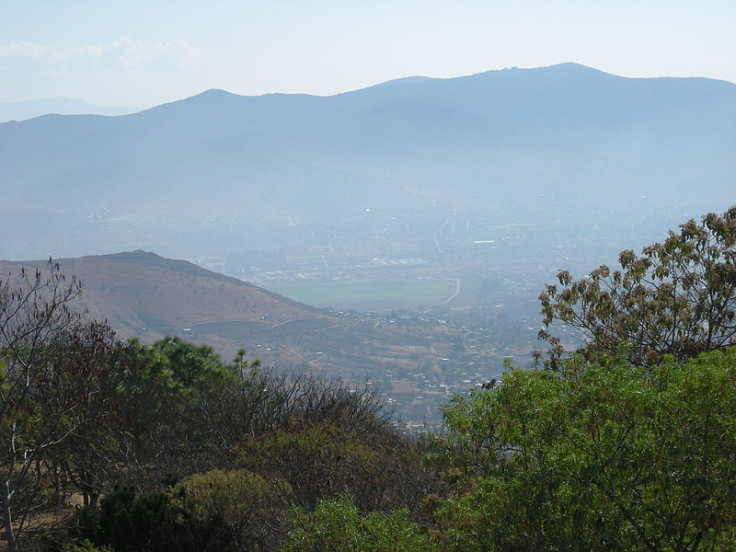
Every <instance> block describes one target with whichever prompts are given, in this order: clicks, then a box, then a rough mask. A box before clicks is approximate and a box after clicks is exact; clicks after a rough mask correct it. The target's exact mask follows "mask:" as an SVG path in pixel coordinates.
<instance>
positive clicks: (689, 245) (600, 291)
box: [540, 206, 736, 367]
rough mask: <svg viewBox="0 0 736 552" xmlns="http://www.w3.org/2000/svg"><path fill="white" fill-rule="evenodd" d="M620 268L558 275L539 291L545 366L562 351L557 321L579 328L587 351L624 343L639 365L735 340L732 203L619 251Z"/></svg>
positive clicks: (735, 262) (735, 223)
mask: <svg viewBox="0 0 736 552" xmlns="http://www.w3.org/2000/svg"><path fill="white" fill-rule="evenodd" d="M619 263H620V265H621V270H611V269H610V268H609V267H608V266H606V265H602V266H600V267H599V268H598V269H596V270H594V271H593V272H591V273H590V274H589V275H588V276H586V277H584V278H581V279H579V280H574V279H573V277H572V275H571V274H570V273H569V272H567V271H562V272H560V273H559V274H558V275H557V279H558V282H559V287H558V286H557V285H548V286H547V289H546V291H545V292H544V293H542V294H541V295H540V300H541V303H542V313H543V315H544V320H543V321H544V324H545V329H544V330H542V331H541V332H540V338H543V339H545V340H547V341H548V342H549V344H550V345H551V356H550V359H549V362H548V363H549V364H550V365H551V366H552V367H554V366H556V365H557V364H558V361H559V359H560V358H561V357H562V356H563V354H564V352H565V351H564V349H563V346H562V343H561V341H560V339H559V337H555V336H553V335H551V333H550V330H551V327H552V326H554V325H556V324H563V325H568V326H571V327H573V328H575V329H576V330H578V331H579V332H581V334H582V336H583V338H584V340H585V347H584V351H585V353H586V354H588V355H589V356H591V355H596V354H598V353H610V352H612V351H614V350H616V349H617V348H618V346H619V345H620V344H627V345H628V346H629V351H630V353H629V358H630V359H631V360H632V362H634V363H636V364H646V365H651V364H656V363H658V362H661V361H662V359H663V357H664V355H672V356H674V357H675V358H677V359H679V360H683V359H686V358H691V357H694V356H696V355H697V354H698V353H700V352H703V351H710V350H713V349H718V348H720V347H724V346H727V345H729V344H732V343H733V342H734V337H736V206H735V207H731V208H730V209H729V210H727V211H726V212H725V213H724V214H723V215H716V214H713V213H710V214H707V215H705V216H704V217H703V218H702V221H701V223H699V224H698V223H697V222H696V221H695V220H692V219H691V220H689V221H688V222H686V223H685V224H682V225H681V226H680V231H679V232H673V231H670V233H669V235H668V237H667V239H666V240H664V241H663V242H662V243H655V244H654V245H650V246H648V247H645V248H644V249H643V250H642V254H641V255H639V256H637V255H636V254H635V253H634V252H633V251H631V250H628V251H623V252H622V253H621V254H620V255H619Z"/></svg>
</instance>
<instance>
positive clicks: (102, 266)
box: [0, 251, 500, 388]
mask: <svg viewBox="0 0 736 552" xmlns="http://www.w3.org/2000/svg"><path fill="white" fill-rule="evenodd" d="M58 262H59V264H60V266H61V267H62V271H63V272H64V273H65V274H69V275H71V274H74V275H76V276H77V277H78V278H79V279H80V280H81V281H82V290H83V291H82V298H81V301H80V307H82V308H85V309H87V310H88V311H89V313H90V315H91V316H93V317H96V318H100V319H106V320H108V322H109V323H110V324H111V325H112V327H113V328H115V330H116V331H117V332H118V334H119V335H120V336H121V337H123V338H128V337H138V338H140V339H142V340H143V341H144V342H149V343H150V342H153V341H155V340H157V339H160V338H161V337H164V336H166V335H173V336H180V337H182V338H184V339H187V340H189V341H192V342H195V343H204V344H208V345H211V346H213V347H215V349H216V350H217V351H218V352H219V353H220V354H221V355H222V356H223V358H224V359H225V360H229V359H230V358H232V357H234V356H235V353H236V352H237V351H238V349H240V348H244V349H246V350H247V351H248V356H249V358H259V359H261V360H262V361H264V362H265V363H266V364H278V365H280V366H282V367H288V366H291V367H296V368H302V367H307V368H309V369H311V370H317V371H319V372H324V373H326V374H328V375H331V376H339V377H343V378H346V379H349V380H354V381H364V380H366V379H372V380H374V381H382V382H388V380H389V378H394V377H396V378H397V379H404V377H405V376H406V375H407V374H410V373H413V372H418V371H421V370H430V371H432V372H435V377H438V378H439V377H440V376H441V378H442V379H443V381H444V380H447V383H448V385H449V384H453V386H454V383H455V379H456V378H455V376H454V370H455V368H458V367H463V368H464V370H467V369H468V366H469V365H472V364H473V360H475V361H480V360H481V359H483V358H485V361H486V370H489V369H491V366H493V365H497V364H498V361H499V360H500V359H499V358H495V357H496V356H497V355H495V354H494V353H493V352H492V351H491V350H490V348H488V349H480V350H477V351H474V353H473V355H472V357H473V358H471V356H470V355H465V356H464V357H463V358H462V359H460V357H459V355H456V356H457V358H455V359H454V360H453V361H452V362H450V361H449V359H447V358H446V357H447V356H448V355H449V353H450V351H451V348H452V343H453V340H455V341H456V340H457V339H462V336H461V332H460V330H458V329H455V328H452V327H449V326H447V325H446V324H445V325H441V324H437V323H433V322H430V321H420V320H418V319H417V320H409V319H403V320H393V321H391V322H389V321H388V320H387V319H385V318H377V317H367V316H362V315H358V314H354V313H353V314H348V313H336V312H332V311H327V310H321V309H316V308H312V307H309V306H306V305H302V304H299V303H296V302H294V301H291V300H289V299H286V298H284V297H280V296H278V295H275V294H273V293H270V292H268V291H266V290H264V289H262V288H259V287H257V286H254V285H251V284H248V283H246V282H243V281H240V280H237V279H235V278H230V277H228V276H223V275H221V274H217V273H215V272H211V271H208V270H205V269H203V268H200V267H198V266H196V265H193V264H191V263H189V262H186V261H178V260H171V259H165V258H163V257H160V256H158V255H156V254H154V253H150V252H143V251H134V252H132V253H118V254H113V255H102V256H87V257H81V258H73V259H61V260H59V261H58ZM42 265H44V262H42V261H32V262H27V261H24V262H10V261H0V274H8V273H15V272H17V270H18V268H19V267H20V266H26V267H28V266H31V267H34V266H42ZM456 364H457V366H456ZM457 383H458V384H459V383H460V382H457ZM400 387H401V386H400ZM403 387H404V388H405V387H406V385H404V386H403Z"/></svg>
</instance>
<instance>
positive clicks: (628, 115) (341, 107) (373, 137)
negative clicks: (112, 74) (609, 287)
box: [0, 64, 736, 258]
mask: <svg viewBox="0 0 736 552" xmlns="http://www.w3.org/2000/svg"><path fill="white" fill-rule="evenodd" d="M735 129H736V85H734V84H731V83H727V82H722V81H713V80H708V79H682V78H655V79H628V78H622V77H617V76H614V75H610V74H606V73H602V72H600V71H597V70H594V69H590V68H587V67H583V66H580V65H575V64H561V65H556V66H552V67H546V68H538V69H508V70H502V71H490V72H487V73H480V74H477V75H471V76H468V77H460V78H453V79H430V78H416V77H413V78H408V79H399V80H395V81H390V82H387V83H384V84H380V85H377V86H373V87H370V88H366V89H363V90H358V91H354V92H348V93H344V94H338V95H336V96H329V97H318V96H308V95H283V94H271V95H266V96H258V97H245V96H236V95H233V94H229V93H227V92H223V91H220V90H210V91H207V92H204V93H203V94H200V95H198V96H194V97H192V98H188V99H185V100H181V101H177V102H172V103H169V104H165V105H161V106H158V107H155V108H152V109H148V110H146V111H142V112H139V113H135V114H131V115H126V116H120V117H113V118H106V117H99V116H46V117H39V118H36V119H32V120H29V121H22V122H11V123H4V124H0V170H2V174H3V183H2V188H1V189H0V200H1V204H0V214H2V215H3V218H4V220H5V222H4V223H0V230H2V231H4V234H5V236H6V241H5V244H4V245H3V246H0V255H2V256H4V257H11V258H22V257H23V256H28V255H31V254H35V256H42V255H45V254H47V253H50V254H53V255H56V256H58V255H70V254H71V255H78V254H84V253H88V252H104V251H111V250H121V249H136V248H140V247H144V248H148V249H155V250H157V251H163V252H167V253H168V254H171V255H174V256H184V257H192V256H194V255H195V253H194V252H193V251H194V250H196V251H197V254H199V252H202V251H208V250H211V249H212V247H214V246H215V244H218V245H219V246H223V247H226V248H230V247H234V246H235V244H241V245H242V244H243V243H247V244H248V246H249V247H257V246H259V244H260V245H264V246H265V245H268V246H273V244H276V243H288V242H289V240H292V239H293V236H292V234H293V231H294V230H295V229H298V232H299V234H298V236H297V237H299V238H301V237H302V236H305V235H312V234H314V235H315V236H320V235H321V234H322V233H332V234H334V235H336V236H341V235H345V232H346V230H345V229H344V227H343V223H345V222H347V223H350V222H351V221H354V220H355V219H356V217H357V216H358V215H359V213H362V212H364V211H365V209H371V210H372V212H382V213H388V212H391V213H392V214H394V215H396V216H399V215H402V214H404V213H408V212H414V211H422V210H427V209H434V208H436V207H437V206H444V207H446V208H447V209H448V210H450V211H454V212H467V213H470V214H469V215H468V216H469V217H470V218H471V220H470V223H469V224H470V225H471V226H472V227H476V228H479V231H478V233H487V229H486V228H484V227H480V226H479V225H480V224H486V223H485V222H483V221H487V220H489V218H492V219H493V220H494V223H495V224H509V223H518V222H521V221H524V222H526V221H528V220H530V218H531V220H534V221H537V223H538V224H543V225H551V224H555V221H556V220H558V219H559V218H560V217H562V218H563V219H565V220H572V219H573V218H575V217H578V218H579V219H580V223H581V224H582V225H584V226H590V225H591V224H594V223H595V224H597V223H599V222H600V223H601V224H603V225H604V226H605V225H609V224H618V223H620V221H621V217H620V216H619V214H618V213H619V211H620V210H624V212H626V213H627V215H630V216H634V217H636V218H639V219H644V218H647V217H651V216H652V215H653V214H654V213H658V212H660V211H667V210H670V211H672V210H678V211H679V210H681V207H680V206H681V205H688V206H689V207H688V208H689V209H692V210H695V209H697V210H696V211H695V212H694V213H693V214H697V213H698V212H703V211H705V210H709V209H712V208H713V206H721V205H723V206H724V207H725V206H727V205H725V204H727V203H728V202H730V201H732V196H733V193H732V191H733V182H734V176H736V159H735V158H734V156H733V151H736V130H735ZM641 197H647V198H652V199H651V200H650V201H653V198H657V199H656V201H655V202H654V203H653V204H650V205H646V206H642V207H641V209H639V207H637V208H636V209H632V208H631V204H632V200H633V198H641ZM29 198H32V201H29ZM571 198H573V199H574V201H571V200H570V199H571ZM637 201H638V200H637ZM690 212H692V211H690ZM532 213H533V215H532ZM657 216H659V215H657ZM29 220H32V221H34V223H33V224H31V225H26V227H25V228H24V229H23V231H22V232H18V231H15V228H17V227H19V226H20V225H21V224H22V222H23V221H29ZM410 222H411V221H409V233H410V234H412V235H414V234H418V235H426V234H427V232H426V230H424V229H414V228H412V227H411V224H410ZM326 225H327V226H329V227H328V228H325V226H326ZM290 233H291V234H290ZM204 236H207V238H205V237H204ZM285 236H286V237H285ZM368 236H369V234H366V238H365V239H368ZM272 239H273V241H269V240H272ZM396 239H398V237H397V238H396ZM467 239H470V237H468V238H467Z"/></svg>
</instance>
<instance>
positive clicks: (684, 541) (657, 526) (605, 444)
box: [437, 348, 736, 551]
mask: <svg viewBox="0 0 736 552" xmlns="http://www.w3.org/2000/svg"><path fill="white" fill-rule="evenodd" d="M734 381H736V349H733V348H732V349H728V350H726V351H722V352H711V353H709V354H704V355H701V356H700V357H699V358H698V359H696V360H692V361H688V362H685V363H678V362H676V361H674V360H673V359H672V358H668V359H663V362H662V363H661V365H659V366H656V367H652V368H650V369H649V370H644V369H641V368H635V367H632V366H631V365H630V364H629V363H628V362H627V361H626V359H625V358H622V357H620V356H615V355H614V356H610V357H608V358H607V359H601V362H600V363H597V364H590V363H588V362H586V361H584V360H583V359H582V358H580V357H575V358H573V359H571V360H569V361H566V362H564V363H563V364H562V365H561V366H560V369H559V370H558V371H557V372H549V371H533V372H524V371H514V372H511V373H508V374H506V375H505V377H504V378H503V381H502V383H501V384H500V385H499V386H497V387H496V389H495V390H493V391H477V392H472V393H471V394H470V395H469V396H466V397H456V398H455V399H454V401H453V402H452V403H451V404H450V405H448V407H447V408H446V411H445V412H446V419H447V424H448V427H449V432H448V435H447V437H446V438H445V441H444V442H445V446H446V448H447V450H448V453H449V455H450V456H452V457H453V458H454V459H455V462H456V465H457V466H459V467H461V468H463V469H464V470H465V472H464V476H463V477H461V478H455V479H454V480H453V482H454V489H455V492H454V494H453V495H451V496H450V498H449V499H448V500H447V501H445V503H444V504H443V506H442V508H441V509H440V511H439V513H438V515H437V520H438V523H440V524H441V525H442V527H443V531H445V533H446V534H447V536H448V539H449V540H450V542H452V543H453V544H452V547H451V549H453V550H463V551H465V550H504V551H505V550H696V549H698V547H700V546H703V547H705V546H706V545H707V546H711V545H712V546H714V549H716V550H719V548H718V546H717V545H718V543H720V542H723V543H724V544H725V543H727V542H730V541H729V539H730V538H732V537H733V536H734V535H733V532H734V524H736V492H734V491H733V490H732V485H731V484H730V482H732V481H733V480H734V478H736V386H735V385H734ZM726 549H727V547H726Z"/></svg>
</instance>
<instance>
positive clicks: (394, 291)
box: [268, 280, 455, 312]
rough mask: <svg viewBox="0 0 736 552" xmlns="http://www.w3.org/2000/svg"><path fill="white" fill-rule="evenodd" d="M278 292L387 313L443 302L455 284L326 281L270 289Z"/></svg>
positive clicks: (338, 306)
mask: <svg viewBox="0 0 736 552" xmlns="http://www.w3.org/2000/svg"><path fill="white" fill-rule="evenodd" d="M268 289H269V290H270V291H273V292H274V293H278V294H280V295H283V296H284V297H288V298H289V299H294V300H295V301H299V302H300V303H305V304H307V305H312V306H315V307H323V308H333V309H354V310H358V311H375V312H385V311H390V310H398V309H407V308H413V307H417V306H419V305H427V306H429V305H435V304H438V303H441V302H442V301H444V300H445V299H447V298H448V297H450V296H451V295H452V293H453V292H454V291H455V282H454V281H449V280H447V281H439V282H438V281H428V280H414V281H406V282H400V281H389V282H374V281H361V282H345V281H341V282H326V283H322V282H319V283H308V284H286V285H278V286H270V287H269V288H268Z"/></svg>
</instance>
